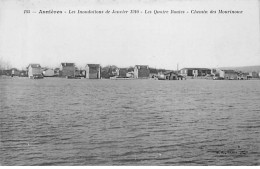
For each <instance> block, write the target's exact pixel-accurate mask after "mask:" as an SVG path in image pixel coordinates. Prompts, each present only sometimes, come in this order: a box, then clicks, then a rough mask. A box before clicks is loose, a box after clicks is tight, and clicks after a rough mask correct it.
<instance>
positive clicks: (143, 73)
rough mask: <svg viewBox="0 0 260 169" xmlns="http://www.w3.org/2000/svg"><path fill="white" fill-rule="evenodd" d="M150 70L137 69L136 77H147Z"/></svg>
mask: <svg viewBox="0 0 260 169" xmlns="http://www.w3.org/2000/svg"><path fill="white" fill-rule="evenodd" d="M149 74H150V70H149V69H146V68H140V69H138V78H149Z"/></svg>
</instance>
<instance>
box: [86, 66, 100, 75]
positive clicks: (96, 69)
mask: <svg viewBox="0 0 260 169" xmlns="http://www.w3.org/2000/svg"><path fill="white" fill-rule="evenodd" d="M85 69H86V78H87V79H100V78H101V66H100V65H99V64H87V65H86V67H85Z"/></svg>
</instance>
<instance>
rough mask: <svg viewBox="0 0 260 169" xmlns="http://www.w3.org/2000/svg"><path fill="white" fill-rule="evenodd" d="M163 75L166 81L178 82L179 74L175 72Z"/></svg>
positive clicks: (167, 72)
mask: <svg viewBox="0 0 260 169" xmlns="http://www.w3.org/2000/svg"><path fill="white" fill-rule="evenodd" d="M163 74H164V77H165V80H178V73H177V72H175V71H166V72H164V73H163Z"/></svg>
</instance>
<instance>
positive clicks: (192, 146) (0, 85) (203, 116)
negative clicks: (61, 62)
mask: <svg viewBox="0 0 260 169" xmlns="http://www.w3.org/2000/svg"><path fill="white" fill-rule="evenodd" d="M0 94H1V95H0V103H1V109H0V122H1V123H0V125H1V126H0V132H1V133H0V140H1V142H0V152H1V153H0V163H1V165H259V164H260V161H259V159H260V149H259V148H260V134H259V132H260V106H259V100H260V81H258V80H251V81H250V80H249V81H212V80H184V81H156V80H122V81H121V80H114V81H113V80H86V79H82V80H79V79H59V78H49V79H48V78H46V79H42V80H30V79H0Z"/></svg>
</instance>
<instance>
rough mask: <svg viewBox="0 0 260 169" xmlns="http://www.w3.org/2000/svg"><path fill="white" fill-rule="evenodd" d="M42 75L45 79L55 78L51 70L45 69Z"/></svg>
mask: <svg viewBox="0 0 260 169" xmlns="http://www.w3.org/2000/svg"><path fill="white" fill-rule="evenodd" d="M42 74H43V76H44V77H53V76H54V75H55V73H54V70H53V69H49V68H44V69H43V72H42Z"/></svg>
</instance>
